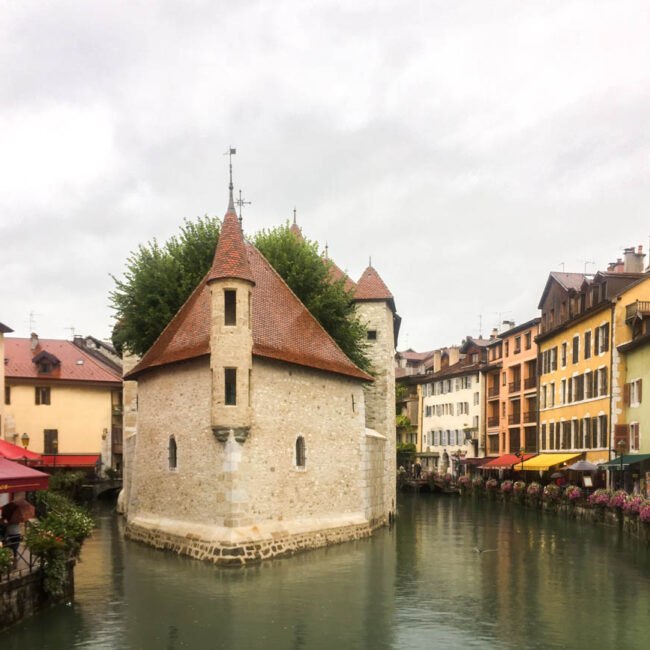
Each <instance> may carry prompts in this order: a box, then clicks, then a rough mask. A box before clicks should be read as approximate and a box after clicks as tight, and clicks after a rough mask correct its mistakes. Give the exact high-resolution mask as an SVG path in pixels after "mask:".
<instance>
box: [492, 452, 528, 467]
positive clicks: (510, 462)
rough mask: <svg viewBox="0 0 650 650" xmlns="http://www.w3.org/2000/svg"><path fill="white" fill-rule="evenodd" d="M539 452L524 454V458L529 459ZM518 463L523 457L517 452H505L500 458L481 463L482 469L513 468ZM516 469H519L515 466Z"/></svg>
mask: <svg viewBox="0 0 650 650" xmlns="http://www.w3.org/2000/svg"><path fill="white" fill-rule="evenodd" d="M536 455H537V454H524V460H528V459H529V458H532V457H533V456H536ZM517 463H521V457H520V456H515V454H504V455H503V456H499V457H498V458H494V459H493V460H491V461H489V462H488V463H485V465H481V469H512V468H513V467H514V466H515V465H516V464H517ZM515 469H517V468H516V467H515Z"/></svg>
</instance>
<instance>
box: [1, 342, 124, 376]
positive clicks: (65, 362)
mask: <svg viewBox="0 0 650 650" xmlns="http://www.w3.org/2000/svg"><path fill="white" fill-rule="evenodd" d="M41 352H47V353H48V354H50V355H52V356H55V357H56V358H57V359H58V360H59V361H60V363H59V364H58V365H54V366H52V371H51V372H50V373H49V374H39V372H38V367H37V366H36V364H34V363H33V361H32V359H33V358H34V357H36V356H37V355H39V354H40V353H41ZM5 358H6V359H7V364H6V365H5V377H7V378H8V379H11V378H16V379H18V378H20V379H43V380H46V381H56V380H64V381H88V382H112V383H116V382H117V383H120V384H121V383H122V377H121V376H120V373H119V372H117V371H116V370H113V369H112V368H109V367H108V366H106V365H104V364H103V363H101V362H100V361H99V360H98V359H96V358H95V357H93V356H91V355H90V354H88V353H87V352H84V350H82V349H81V348H79V347H77V346H76V345H75V344H74V343H72V341H62V340H59V339H38V345H37V347H36V349H35V350H32V349H31V339H19V338H12V337H5ZM79 361H82V362H83V363H78V362H79Z"/></svg>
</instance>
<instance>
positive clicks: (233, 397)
mask: <svg viewBox="0 0 650 650" xmlns="http://www.w3.org/2000/svg"><path fill="white" fill-rule="evenodd" d="M224 376H225V380H226V394H225V399H226V406H235V405H236V404H237V368H225V369H224Z"/></svg>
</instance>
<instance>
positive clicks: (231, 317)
mask: <svg viewBox="0 0 650 650" xmlns="http://www.w3.org/2000/svg"><path fill="white" fill-rule="evenodd" d="M223 301H224V325H236V324H237V291H236V290H235V289H224V292H223Z"/></svg>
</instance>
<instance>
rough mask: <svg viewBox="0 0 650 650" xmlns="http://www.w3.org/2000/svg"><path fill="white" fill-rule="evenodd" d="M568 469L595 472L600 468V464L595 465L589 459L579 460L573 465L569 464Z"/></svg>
mask: <svg viewBox="0 0 650 650" xmlns="http://www.w3.org/2000/svg"><path fill="white" fill-rule="evenodd" d="M567 469H570V470H573V471H574V472H595V471H596V470H597V469H598V465H594V464H593V463H590V462H589V461H587V460H579V461H578V462H577V463H573V465H569V467H567Z"/></svg>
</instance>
